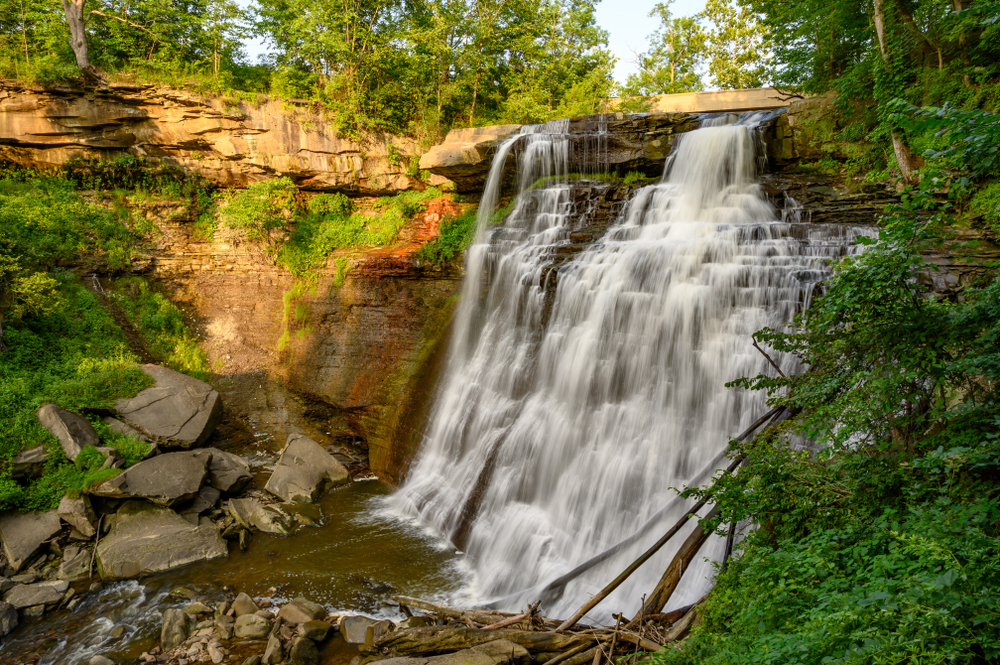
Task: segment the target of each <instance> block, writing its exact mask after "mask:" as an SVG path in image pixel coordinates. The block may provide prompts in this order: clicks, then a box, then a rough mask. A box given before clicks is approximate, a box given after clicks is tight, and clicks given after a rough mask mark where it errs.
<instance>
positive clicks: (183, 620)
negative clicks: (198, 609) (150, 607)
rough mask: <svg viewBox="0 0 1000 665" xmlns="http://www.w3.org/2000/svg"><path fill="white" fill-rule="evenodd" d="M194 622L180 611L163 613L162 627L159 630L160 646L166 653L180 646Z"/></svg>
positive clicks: (173, 610) (171, 610) (169, 610)
mask: <svg viewBox="0 0 1000 665" xmlns="http://www.w3.org/2000/svg"><path fill="white" fill-rule="evenodd" d="M193 625H194V620H193V619H192V618H191V617H189V616H188V615H186V614H184V613H183V612H181V611H180V610H175V609H172V608H171V609H168V610H165V611H164V612H163V626H162V627H161V628H160V645H161V646H162V647H163V651H164V652H167V651H170V650H171V649H173V648H174V647H176V646H178V645H180V644H181V643H182V642H184V640H186V639H187V638H188V635H190V634H191V628H192V627H193Z"/></svg>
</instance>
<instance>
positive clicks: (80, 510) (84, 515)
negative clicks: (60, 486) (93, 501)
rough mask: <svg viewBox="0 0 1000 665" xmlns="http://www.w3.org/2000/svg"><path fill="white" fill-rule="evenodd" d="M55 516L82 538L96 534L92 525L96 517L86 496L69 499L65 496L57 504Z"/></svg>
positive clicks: (69, 497)
mask: <svg viewBox="0 0 1000 665" xmlns="http://www.w3.org/2000/svg"><path fill="white" fill-rule="evenodd" d="M56 514H58V515H59V519H61V520H62V521H63V522H66V523H67V524H69V525H70V526H71V527H73V528H74V529H76V530H77V531H79V532H80V535H82V536H85V537H87V538H92V537H93V536H94V533H96V531H95V530H94V524H96V523H97V515H96V514H95V513H94V509H93V507H92V506H91V505H90V498H89V497H88V496H87V495H83V496H79V497H71V496H69V495H68V494H67V495H66V496H64V497H63V498H62V500H61V501H60V502H59V508H58V509H57V510H56Z"/></svg>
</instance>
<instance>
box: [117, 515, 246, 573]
mask: <svg viewBox="0 0 1000 665" xmlns="http://www.w3.org/2000/svg"><path fill="white" fill-rule="evenodd" d="M227 554H228V549H227V548H226V542H225V541H224V540H223V539H222V536H221V534H220V533H219V530H218V529H217V528H216V527H215V526H214V525H211V524H203V525H201V526H194V525H193V524H191V523H189V522H188V521H187V520H185V519H184V518H183V517H181V516H180V515H178V514H177V513H175V512H174V511H172V510H169V509H166V508H157V507H155V506H151V505H149V504H147V503H144V502H142V501H129V502H128V503H126V504H125V505H124V506H122V507H121V508H120V509H119V510H118V513H117V514H116V515H115V519H114V521H113V523H112V526H111V532H110V533H109V534H108V535H106V536H105V537H104V538H103V539H102V540H101V543H100V544H99V545H98V546H97V566H98V570H99V572H100V574H101V577H102V578H103V579H110V580H116V579H126V578H131V577H138V576H140V575H148V574H151V573H158V572H160V571H164V570H170V569H171V568H177V567H179V566H183V565H186V564H189V563H193V562H195V561H206V560H208V559H216V558H219V557H224V556H226V555H227Z"/></svg>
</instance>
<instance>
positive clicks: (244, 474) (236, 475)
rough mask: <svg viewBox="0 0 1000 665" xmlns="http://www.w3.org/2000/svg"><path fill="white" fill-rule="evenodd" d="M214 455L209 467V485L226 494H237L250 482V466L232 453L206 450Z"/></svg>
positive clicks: (212, 449)
mask: <svg viewBox="0 0 1000 665" xmlns="http://www.w3.org/2000/svg"><path fill="white" fill-rule="evenodd" d="M205 450H207V451H209V452H211V453H212V461H211V462H210V463H209V465H208V483H209V485H211V486H212V487H214V488H215V489H217V490H219V491H220V492H223V493H224V494H236V493H237V492H239V491H240V490H242V489H243V488H244V487H246V485H247V483H249V482H250V479H251V478H253V474H252V473H250V464H249V463H248V462H247V461H246V460H245V459H243V458H242V457H240V456H239V455H234V454H232V453H227V452H224V451H222V450H219V449H218V448H205Z"/></svg>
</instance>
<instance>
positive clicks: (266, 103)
mask: <svg viewBox="0 0 1000 665" xmlns="http://www.w3.org/2000/svg"><path fill="white" fill-rule="evenodd" d="M327 126H328V123H327V121H326V120H324V119H323V118H322V117H321V116H319V115H318V114H316V113H314V112H313V111H312V110H311V109H309V108H308V107H307V106H298V107H295V106H290V105H289V104H287V103H286V102H283V101H281V100H262V102H261V103H260V104H248V103H245V102H240V103H239V108H234V107H226V108H223V102H222V101H221V100H218V99H211V100H210V99H203V98H201V97H200V96H198V95H196V94H193V93H188V92H184V91H180V90H173V89H170V88H166V87H163V88H157V87H155V86H151V85H129V84H110V85H108V86H106V87H104V88H101V89H97V90H84V89H82V88H74V87H71V86H65V85H61V86H58V87H50V88H44V87H35V86H25V85H21V84H17V83H12V82H5V83H3V84H0V157H2V158H5V159H8V160H11V161H14V162H17V163H19V164H23V165H25V166H35V167H51V166H56V165H60V164H62V163H63V162H65V161H66V160H67V159H68V158H70V157H73V156H77V155H84V154H97V155H103V156H104V157H105V158H110V157H113V156H114V155H116V154H121V153H123V152H127V153H131V154H134V155H138V156H141V157H148V158H153V159H157V160H161V161H163V162H165V163H168V164H172V165H175V166H179V167H182V168H184V169H186V170H188V171H192V172H195V173H198V174H199V175H201V176H203V177H205V178H207V179H208V180H210V181H212V182H215V183H217V184H219V185H223V186H227V187H241V186H245V185H247V184H249V183H251V182H254V181H259V180H267V179H270V178H273V177H278V176H287V177H289V178H291V179H292V180H293V181H294V182H295V183H296V184H297V185H298V186H299V187H302V188H305V189H313V190H327V191H344V192H354V193H360V194H367V195H383V194H391V193H395V192H399V191H403V190H405V189H410V188H412V187H414V186H416V185H417V184H418V183H417V181H416V180H415V179H413V178H411V177H410V176H407V175H406V173H405V171H406V169H407V166H408V164H409V159H410V156H411V155H415V154H417V149H418V148H417V145H416V143H415V142H414V141H413V140H411V139H405V138H400V137H397V136H388V135H378V136H372V137H369V138H368V139H366V140H365V142H364V143H363V144H362V143H359V142H355V141H351V140H347V139H343V138H339V137H337V136H336V134H335V133H334V132H332V131H329V130H328V129H327Z"/></svg>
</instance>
